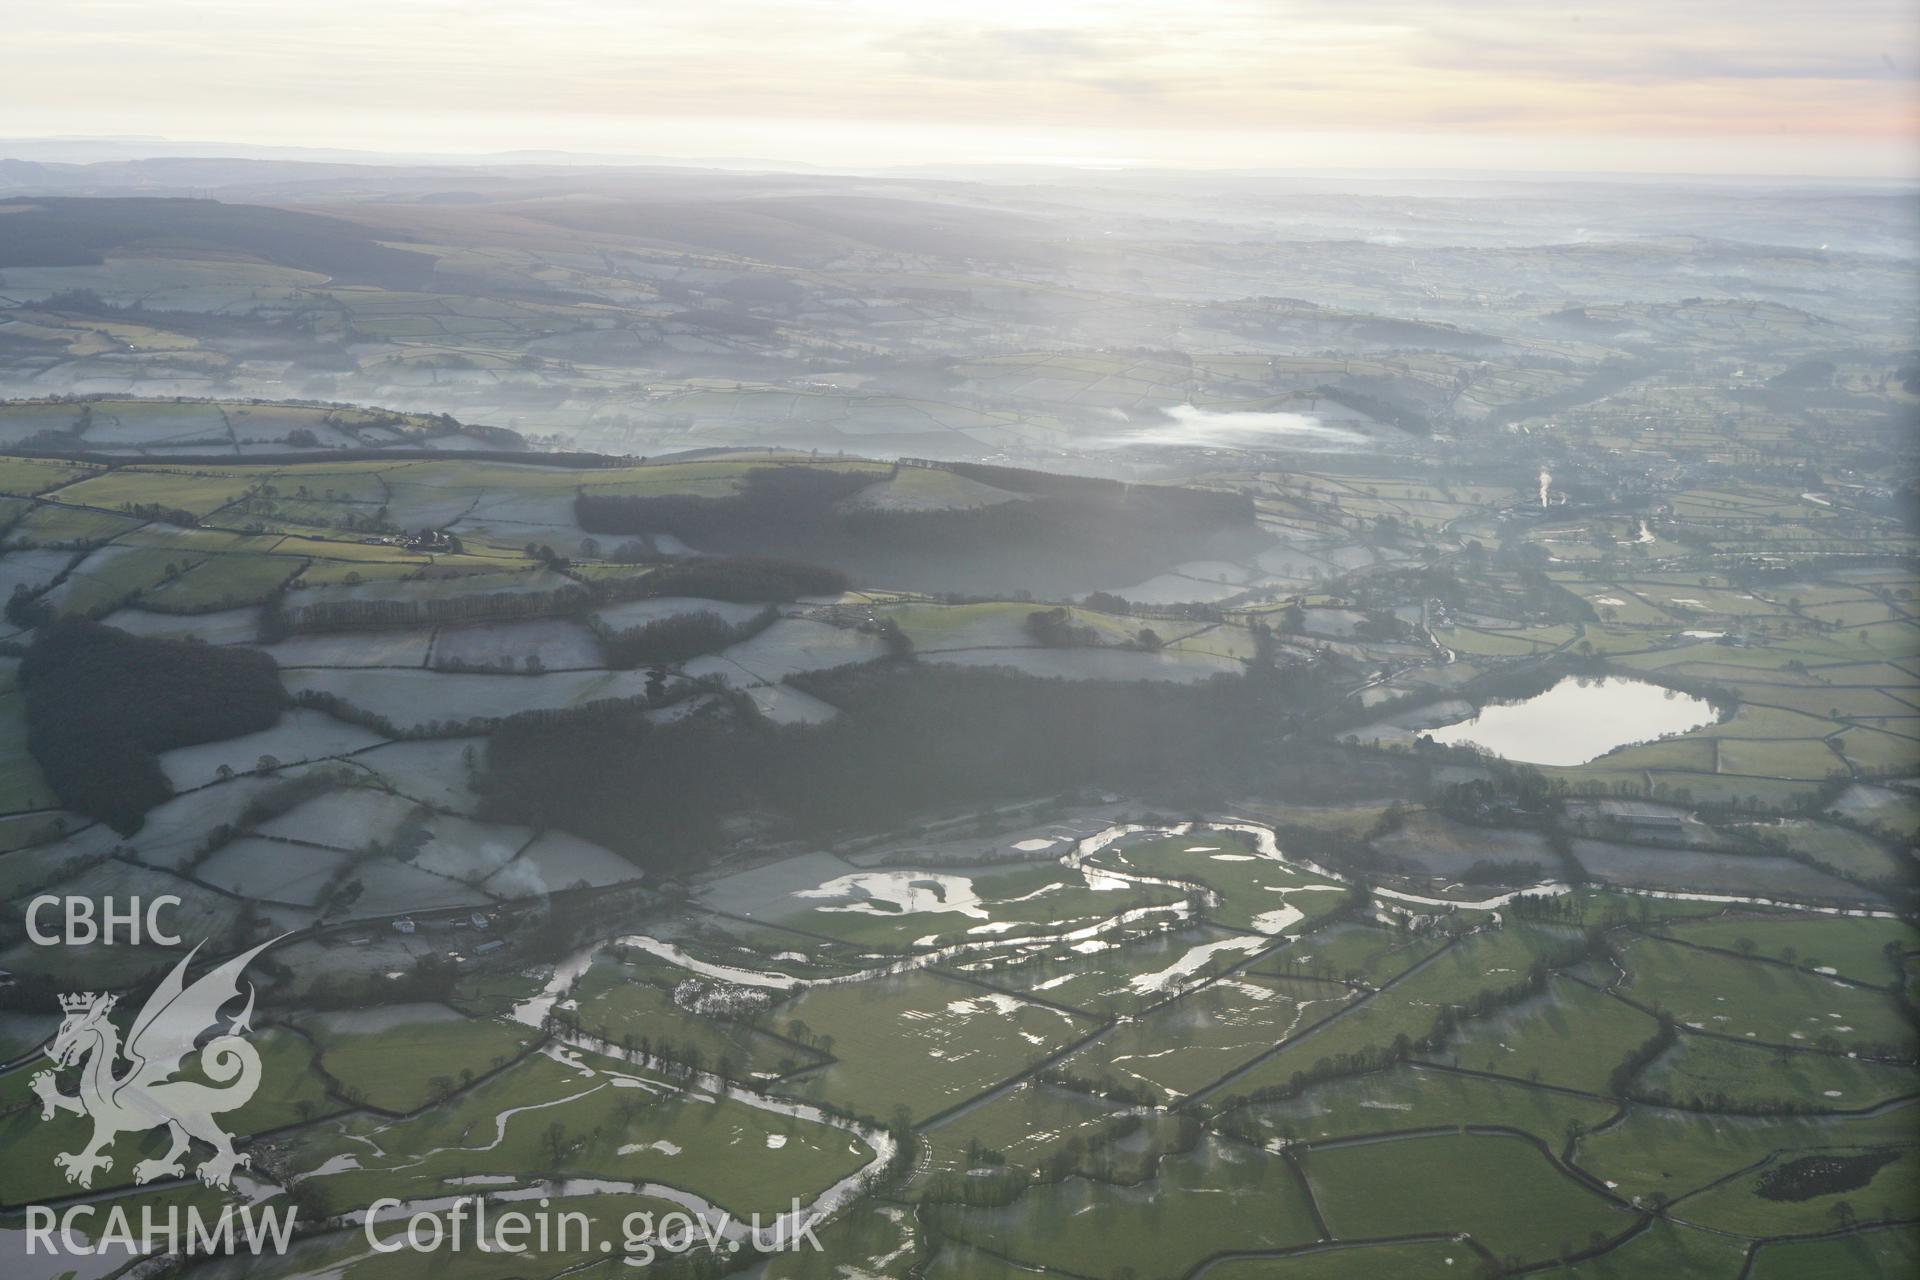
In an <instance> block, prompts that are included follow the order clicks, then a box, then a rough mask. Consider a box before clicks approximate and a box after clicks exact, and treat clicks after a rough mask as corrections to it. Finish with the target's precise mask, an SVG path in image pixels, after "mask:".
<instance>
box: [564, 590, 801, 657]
mask: <svg viewBox="0 0 1920 1280" xmlns="http://www.w3.org/2000/svg"><path fill="white" fill-rule="evenodd" d="M779 616H780V612H779V610H777V609H775V608H773V606H771V605H769V606H767V607H766V608H765V609H762V610H761V611H760V612H759V613H757V614H755V615H754V616H753V617H751V618H748V619H747V620H746V621H744V622H728V621H727V620H726V619H725V618H723V617H721V616H720V615H719V614H717V613H715V612H714V611H713V610H711V609H701V610H698V611H696V612H693V613H676V614H673V615H671V616H670V617H665V618H658V619H655V620H654V621H652V622H649V623H647V624H645V625H644V626H638V627H629V628H627V629H626V630H624V631H614V630H611V629H605V628H596V630H599V631H600V642H601V644H602V645H603V646H604V647H605V648H606V651H607V662H608V664H609V665H611V666H615V667H622V668H629V667H639V666H647V665H650V664H655V663H670V662H685V661H686V660H687V659H688V658H697V657H699V656H700V655H701V654H703V653H712V652H714V651H715V650H716V649H724V648H726V647H727V646H728V645H730V644H738V643H740V642H741V641H742V640H749V639H752V638H753V637H754V636H757V635H759V634H760V633H761V632H762V631H765V630H766V629H767V628H768V627H770V626H772V625H773V624H774V621H775V620H776V619H777V618H779Z"/></svg>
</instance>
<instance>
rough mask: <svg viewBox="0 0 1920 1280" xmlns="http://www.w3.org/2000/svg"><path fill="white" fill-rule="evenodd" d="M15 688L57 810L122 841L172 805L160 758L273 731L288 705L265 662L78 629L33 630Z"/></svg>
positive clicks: (260, 657)
mask: <svg viewBox="0 0 1920 1280" xmlns="http://www.w3.org/2000/svg"><path fill="white" fill-rule="evenodd" d="M19 679H20V686H21V691H22V694H23V696H24V698H25V700H26V710H27V746H28V749H29V750H30V751H31V752H32V753H33V758H34V759H35V760H36V761H37V762H38V763H39V765H40V770H41V772H42V773H44V774H45V775H46V778H47V784H48V786H50V787H51V788H52V789H53V793H54V795H55V796H56V797H58V798H59V801H60V804H61V807H62V808H66V809H71V810H74V811H75V812H78V813H84V814H86V815H88V816H89V817H93V818H98V819H100V820H101V821H102V822H105V823H106V824H107V825H108V826H110V827H112V828H113V829H114V830H115V831H118V832H120V833H121V834H122V835H130V834H132V833H133V832H134V831H137V830H139V828H140V825H141V823H142V821H143V820H144V815H145V813H146V811H147V810H148V809H151V808H152V807H153V806H154V805H157V804H159V803H160V802H162V801H163V800H166V799H168V798H169V797H171V796H172V795H173V787H172V785H171V784H170V783H169V782H168V781H167V777H166V774H165V773H163V772H162V771H161V768H160V761H159V759H158V755H159V753H160V752H162V751H169V750H172V749H173V748H175V747H186V746H192V745H194V744H196V743H201V742H217V741H220V740H221V739H224V738H234V737H239V736H240V735H241V734H246V733H257V732H259V731H260V730H262V729H267V728H271V727H272V725H273V723H274V722H275V721H276V720H278V719H279V718H280V712H281V710H282V709H283V708H284V707H285V706H286V705H287V693H286V690H285V689H284V688H282V687H281V684H280V679H279V675H278V670H277V667H276V666H275V663H274V661H273V657H272V655H270V654H268V653H265V652H262V651H261V650H258V649H248V648H225V647H215V646H213V645H208V644H203V643H201V642H199V641H195V640H158V639H153V638H150V637H146V636H134V635H129V634H128V633H126V632H125V631H121V630H119V629H118V628H115V627H109V626H104V625H102V624H101V623H98V622H93V621H90V620H88V619H84V618H65V619H62V620H60V621H57V622H53V623H50V624H48V625H47V626H46V627H43V628H42V629H41V631H40V634H39V636H38V638H37V639H35V641H34V643H33V645H32V647H30V648H29V649H28V650H27V652H26V656H25V657H24V658H23V659H22V661H21V663H20V673H19Z"/></svg>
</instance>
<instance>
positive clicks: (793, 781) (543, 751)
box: [479, 662, 1328, 868]
mask: <svg viewBox="0 0 1920 1280" xmlns="http://www.w3.org/2000/svg"><path fill="white" fill-rule="evenodd" d="M791 683H792V684H793V685H794V686H796V687H798V688H800V689H802V690H803V691H804V692H807V693H810V694H812V695H814V696H815V697H818V698H821V699H824V700H826V701H828V702H830V703H832V704H834V705H835V706H837V707H839V708H840V709H841V711H842V714H841V715H839V716H837V717H836V718H834V719H833V720H830V721H827V722H826V723H824V724H796V725H775V724H772V723H769V722H768V721H766V720H764V719H762V718H761V717H760V716H758V715H756V714H754V713H753V712H752V711H751V710H750V709H747V708H745V707H741V706H737V705H723V706H717V707H714V708H712V709H711V710H710V711H709V712H707V713H705V714H696V715H692V716H689V717H687V718H685V719H683V720H680V721H677V722H675V723H672V724H666V725H659V724H654V723H651V722H649V721H648V720H647V719H646V717H645V715H644V712H643V709H642V708H639V707H635V706H628V705H626V704H619V703H605V704H601V705H598V706H590V707H585V708H581V709H578V710H573V711H564V712H533V713H528V714H525V715H520V716H514V717H512V718H510V719H508V720H506V721H505V722H504V723H502V725H501V726H500V728H499V729H498V730H497V731H496V732H495V733H494V735H493V737H492V739H491V740H490V741H489V744H488V748H487V759H486V771H485V772H484V774H483V775H482V777H481V779H480V782H479V787H480V790H481V792H482V794H483V797H484V809H483V812H484V813H485V815H486V816H487V817H489V818H490V819H492V820H496V821H504V822H516V823H531V824H535V825H542V826H557V827H561V828H564V829H566V830H568V831H571V832H573V833H574V834H576V835H579V836H582V837H584V838H586V839H589V840H593V841H595V842H597V843H600V844H604V845H606V846H608V847H609V848H612V849H615V850H618V851H619V852H621V853H622V854H624V855H625V856H627V857H628V858H631V859H632V860H634V861H635V862H637V863H639V864H641V865H642V866H646V867H649V868H671V867H674V866H677V865H680V864H683V863H686V862H688V861H690V860H696V859H699V858H702V857H704V856H707V855H709V854H711V853H712V852H714V851H716V850H717V849H718V848H719V847H720V845H721V842H722V822H723V820H724V819H726V818H729V817H733V816H737V815H740V814H744V813H755V814H760V815H763V816H767V817H770V818H772V819H774V820H776V821H783V822H785V823H787V824H790V825H791V826H792V827H793V828H794V829H795V830H796V831H797V832H803V833H813V832H828V831H833V830H844V829H847V828H853V827H861V826H879V825H885V824H888V823H893V822H899V821H905V820H907V819H909V818H911V817H912V816H913V815H915V814H916V813H923V812H926V811H928V810H929V809H940V808H950V807H952V806H954V805H964V804H968V803H974V802H987V801H993V800H998V799H1012V798H1020V797H1026V796H1034V795H1043V794H1051V793H1057V792H1061V791H1067V790H1072V789H1074V788H1077V787H1100V788H1110V789H1113V790H1116V791H1122V792H1129V793H1132V794H1136V795H1142V794H1146V795H1151V794H1154V793H1155V792H1156V791H1158V790H1159V789H1161V788H1164V787H1166V786H1169V785H1176V786H1177V785H1180V784H1181V783H1183V782H1185V781H1190V780H1192V779H1194V778H1202V777H1204V778H1208V779H1211V780H1221V781H1224V780H1229V779H1232V778H1233V777H1235V776H1236V774H1237V773H1238V772H1240V771H1243V770H1245V769H1247V768H1249V767H1251V768H1254V769H1258V768H1260V767H1261V762H1262V761H1263V760H1270V759H1271V758H1272V756H1273V752H1272V751H1271V745H1272V743H1273V741H1274V739H1275V738H1276V736H1277V735H1279V734H1281V733H1284V732H1285V731H1286V729H1287V728H1288V727H1289V725H1290V724H1291V723H1292V721H1293V720H1294V718H1295V717H1297V716H1300V715H1303V714H1307V713H1310V712H1312V711H1313V710H1315V709H1316V708H1318V707H1319V706H1320V705H1321V703H1322V701H1323V700H1324V698H1325V697H1326V696H1328V695H1327V686H1326V685H1324V684H1323V683H1322V681H1320V680H1319V678H1317V677H1316V676H1314V675H1313V674H1311V673H1309V672H1307V671H1304V670H1301V669H1285V670H1272V669H1264V670H1256V671H1254V672H1253V673H1251V674H1249V675H1245V676H1218V677H1215V678H1213V679H1212V680H1208V681H1204V682H1201V683H1198V684H1192V685H1173V684H1165V683H1154V682H1148V681H1136V682H1120V681H1100V680H1079V681H1069V680H1050V679H1038V678H1035V677H1032V676H1025V675H1021V674H1019V673H1017V672H1014V671H1011V670H1005V669H992V668H986V669H975V668H955V667H933V666H921V665H918V664H912V663H900V662H878V663H867V664H863V665H859V666H850V667H842V668H837V669H835V670H832V671H824V672H816V673H812V674H809V675H806V676H796V677H793V678H792V680H791Z"/></svg>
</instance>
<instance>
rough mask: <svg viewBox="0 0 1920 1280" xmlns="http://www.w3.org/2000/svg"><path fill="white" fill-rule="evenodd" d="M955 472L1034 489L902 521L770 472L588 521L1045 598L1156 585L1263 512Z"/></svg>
mask: <svg viewBox="0 0 1920 1280" xmlns="http://www.w3.org/2000/svg"><path fill="white" fill-rule="evenodd" d="M954 470H955V471H956V473H957V474H963V475H967V476H968V478H973V473H979V478H980V479H982V480H983V481H985V482H988V483H995V482H1003V483H1002V486H1001V487H1006V486H1009V485H1013V484H1016V483H1020V484H1024V485H1026V489H1025V490H1020V489H1016V490H1014V491H1015V492H1020V493H1021V496H1020V497H1018V498H1016V499H1015V500H1012V501H1007V502H1000V503H997V504H995V505H991V506H984V507H953V508H947V509H939V510H931V511H892V510H885V509H881V508H877V507H862V506H851V505H848V504H846V502H845V500H846V499H848V498H851V497H852V496H853V495H854V494H856V493H858V492H860V491H861V490H862V489H865V488H867V487H868V486H870V485H872V484H874V483H875V479H874V477H873V476H872V475H869V474H861V473H849V472H842V471H827V470H822V469H819V468H814V467H800V466H792V467H763V468H760V469H757V470H754V471H750V472H748V473H747V474H746V476H745V477H744V478H743V479H742V481H741V483H740V492H739V493H737V494H734V495H731V496H728V497H724V498H709V497H695V496H689V495H685V494H669V495H662V496H653V497H649V496H644V495H595V494H587V493H582V494H581V495H579V497H577V498H576V499H575V514H576V516H577V518H578V519H579V522H580V525H581V527H582V528H584V529H587V530H589V531H590V532H593V533H596V534H611V535H639V534H655V533H669V534H672V535H673V536H675V537H677V538H680V539H683V540H684V541H686V542H687V543H689V544H690V545H692V546H695V547H698V548H699V549H701V550H702V551H717V552H731V553H736V554H756V553H778V554H781V555H791V556H796V557H799V558H801V559H806V560H814V561H819V562H820V563H822V564H827V565H832V566H833V567H835V568H837V569H841V570H845V571H847V572H849V573H852V574H853V575H854V576H856V577H858V578H860V579H861V580H862V581H867V582H885V583H888V584H890V585H895V586H901V587H911V588H914V589H918V590H927V591H988V592H1003V593H1011V592H1013V591H1029V592H1032V593H1034V594H1036V595H1046V596H1053V595H1058V594H1060V593H1061V592H1063V591H1068V590H1071V589H1073V588H1074V587H1075V586H1080V585H1083V584H1084V583H1086V582H1089V581H1094V582H1111V583H1113V584H1115V585H1119V584H1123V583H1125V582H1128V581H1131V580H1135V579H1139V578H1144V577H1150V576H1152V575H1153V574H1156V573H1159V572H1161V571H1162V570H1164V569H1166V568H1169V567H1171V566H1172V565H1174V564H1177V563H1179V562H1181V561H1183V560H1191V559H1200V558H1206V557H1210V556H1213V555H1217V554H1224V552H1225V550H1226V549H1227V548H1229V547H1232V546H1234V545H1237V541H1238V540H1239V539H1243V538H1246V537H1249V536H1253V535H1255V534H1256V532H1257V531H1256V527H1255V524H1254V519H1253V505H1252V502H1251V500H1249V499H1247V498H1245V497H1243V496H1240V495H1237V494H1226V493H1208V492H1200V491H1197V490H1192V489H1173V488H1167V487H1162V486H1155V485H1121V484H1117V483H1114V482H1112V481H1104V480H1086V479H1083V478H1080V477H1042V478H1040V479H1029V477H1030V475H1031V474H1032V473H1027V472H1018V471H1007V470H1006V469H1004V468H969V469H962V468H958V467H956V468H954ZM1009 477H1012V479H1009Z"/></svg>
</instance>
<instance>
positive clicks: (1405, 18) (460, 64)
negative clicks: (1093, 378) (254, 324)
mask: <svg viewBox="0 0 1920 1280" xmlns="http://www.w3.org/2000/svg"><path fill="white" fill-rule="evenodd" d="M1916 14H1920V5H1916V4H1915V3H1914V0H1679V2H1678V3H1675V2H1673V0H1662V2H1656V0H1606V3H1603V4H1583V5H1573V6H1568V5H1561V4H1555V3H1552V2H1551V0H1545V2H1536V0H1459V2H1456V3H1444V2H1443V3H1416V2H1414V0H1341V2H1340V3H1327V2H1325V0H1320V2H1316V3H1306V2H1303V0H1300V2H1296V0H1152V2H1151V3H1149V2H1147V0H831V2H827V0H686V2H675V3H659V2H657V0H535V2H532V3H529V2H527V0H513V2H511V3H508V2H506V0H301V2H300V3H288V2H287V0H57V2H56V3H48V4H31V3H28V2H27V0H15V2H14V3H12V4H9V5H7V6H6V10H5V12H4V14H3V15H0V20H3V21H4V35H0V134H3V135H8V136H14V137H24V136H36V135H37V136H46V135H70V134H94V135H127V134H136V135H164V136H168V137H174V138H212V139H220V140H232V141H241V142H251V143H275V144H291V145H301V146H340V147H357V148H376V149H383V150H394V151H424V150H431V151H492V150H506V149H516V148H527V147H537V148H556V149H572V150H596V151H619V152H630V153H639V154H654V155H681V156H703V155H732V156H768V157H774V158H780V159H791V160H811V161H815V162H820V163H829V164H835V163H837V164H874V163H898V162H908V163H911V162H918V161H998V160H1062V159H1064V160H1073V161H1082V162H1094V163H1100V162H1111V163H1143V164H1191V165H1201V166H1210V167H1211V166H1231V167H1296V166H1317V165H1327V164H1336V165H1358V166H1366V167H1407V166H1421V167H1425V166H1436V167H1456V166H1463V167H1472V168H1544V169H1577V170H1603V169H1614V170H1627V169H1635V170H1693V171H1699V172H1746V173H1766V172H1773V173H1827V174H1866V175H1887V176H1896V175H1897V176H1912V175H1913V174H1914V173H1915V171H1916V169H1920V146H1917V145H1916V143H1920V110H1917V109H1916V104H1917V103H1920V86H1917V85H1916V78H1915V71H1916V68H1917V67H1920V18H1916Z"/></svg>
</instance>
